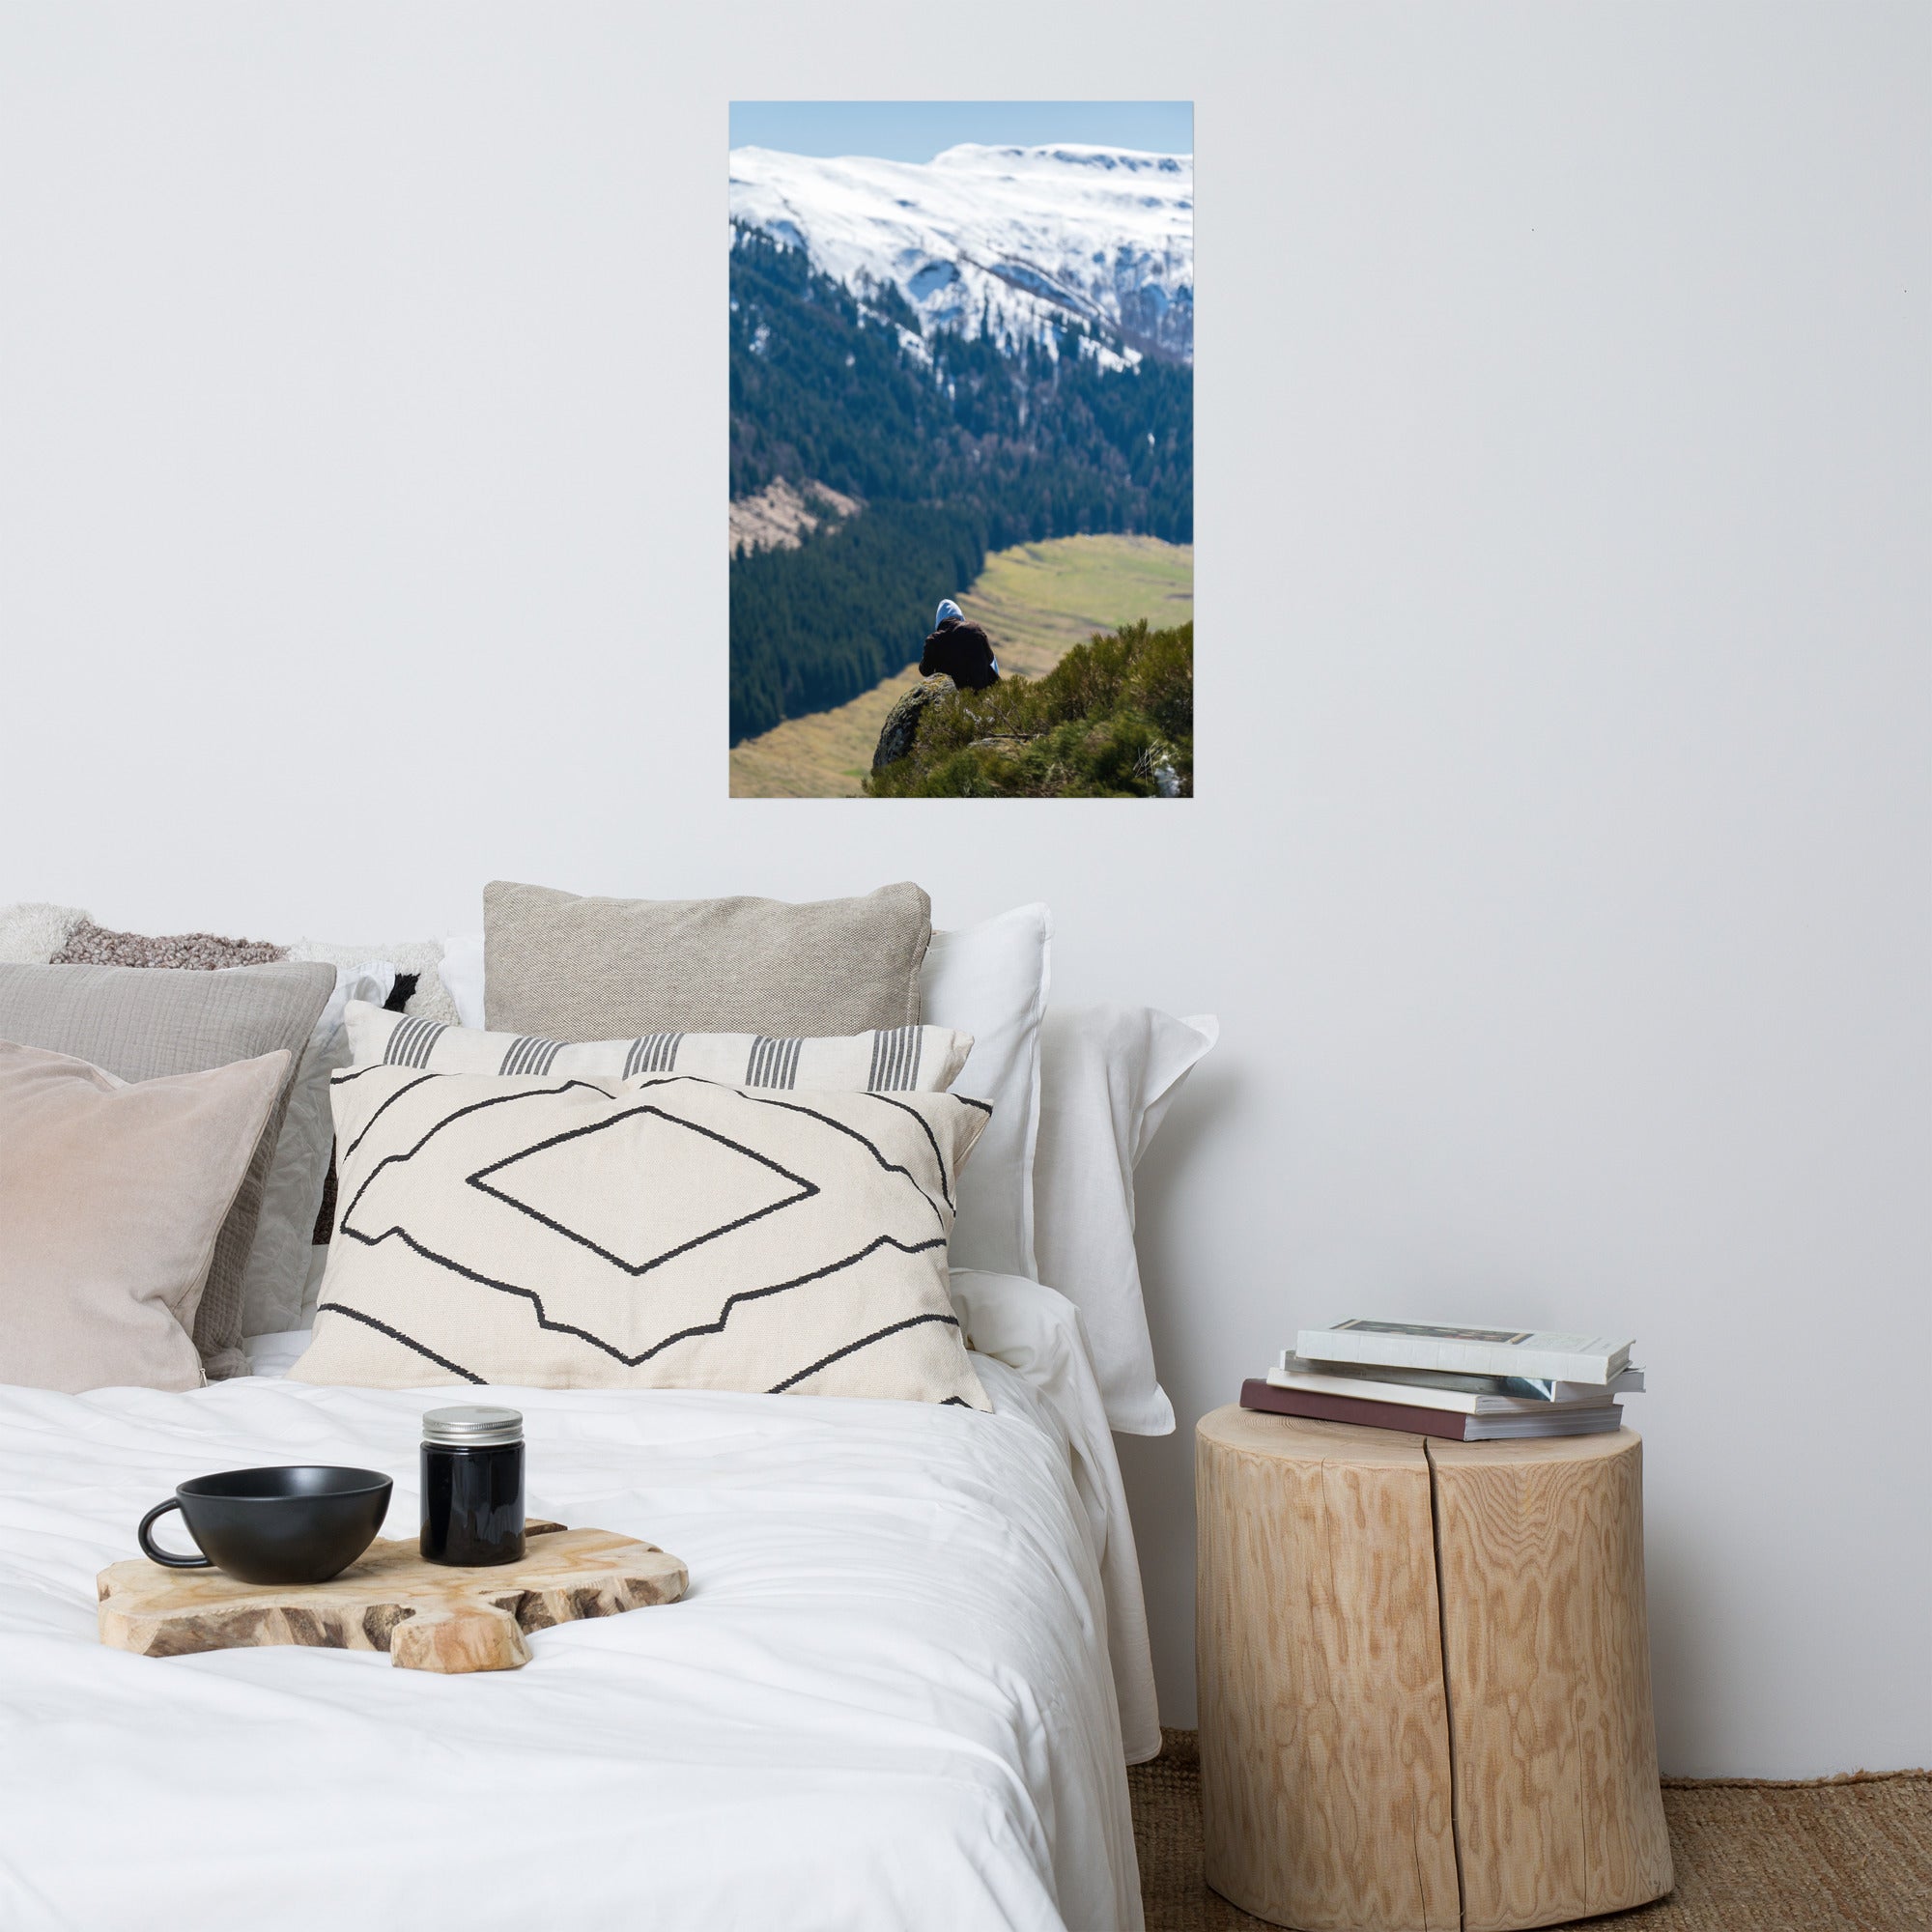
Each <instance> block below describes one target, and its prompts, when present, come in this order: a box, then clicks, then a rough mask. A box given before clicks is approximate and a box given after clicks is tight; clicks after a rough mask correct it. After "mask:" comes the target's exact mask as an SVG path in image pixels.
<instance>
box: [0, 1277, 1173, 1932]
mask: <svg viewBox="0 0 1932 1932" xmlns="http://www.w3.org/2000/svg"><path fill="white" fill-rule="evenodd" d="M955 1297H956V1298H957V1299H958V1300H959V1301H960V1304H961V1309H962V1314H964V1315H965V1316H966V1317H967V1325H968V1327H969V1329H970V1330H971V1331H972V1332H973V1336H974V1340H975V1343H976V1345H977V1346H978V1347H979V1348H980V1350H982V1351H989V1350H990V1351H992V1352H994V1353H997V1354H999V1355H1002V1356H1005V1357H1007V1358H1008V1359H1006V1360H998V1359H982V1361H981V1363H980V1374H981V1376H982V1378H983V1379H984V1382H985V1386H986V1391H987V1393H988V1395H989V1396H990V1397H991V1398H992V1400H993V1403H994V1405H995V1412H994V1413H993V1414H991V1415H980V1414H976V1413H973V1412H971V1411H968V1410H964V1409H959V1408H947V1407H933V1406H923V1405H918V1404H910V1403H893V1402H860V1401H835V1400H825V1399H812V1398H804V1397H766V1396H734V1395H721V1394H715V1393H689V1394H686V1393H668V1392H648V1393H611V1394H602V1393H592V1392H586V1391H568V1390H538V1389H528V1390H517V1391H510V1390H505V1391H503V1392H502V1394H503V1397H504V1399H505V1400H508V1401H511V1402H514V1403H515V1404H516V1406H519V1407H521V1408H522V1409H523V1410H524V1413H525V1418H526V1435H527V1438H528V1442H529V1450H528V1459H529V1506H530V1510H531V1512H532V1514H534V1515H543V1516H549V1517H554V1518H556V1519H558V1520H562V1521H565V1522H568V1523H572V1524H580V1525H590V1526H596V1527H599V1528H604V1529H611V1530H618V1531H622V1532H624V1533H627V1534H630V1535H634V1536H639V1537H642V1538H644V1539H646V1540H647V1541H650V1542H653V1543H657V1544H660V1545H662V1546H663V1547H664V1548H667V1549H669V1550H672V1551H674V1552H675V1553H676V1554H677V1555H679V1556H681V1557H682V1558H684V1560H685V1561H686V1563H687V1564H688V1565H689V1566H690V1571H691V1578H692V1582H691V1589H690V1593H689V1595H688V1596H687V1597H686V1598H685V1600H684V1601H683V1602H682V1603H679V1604H675V1605H664V1606H660V1607H656V1608H651V1609H646V1610H639V1611H633V1612H631V1613H629V1614H627V1615H624V1616H619V1617H613V1618H610V1619H608V1620H603V1621H597V1622H588V1623H579V1624H571V1625H567V1626H564V1627H562V1628H560V1629H557V1630H554V1631H549V1632H545V1633H543V1634H540V1635H538V1636H537V1637H536V1638H535V1639H534V1640H533V1643H532V1648H533V1650H534V1652H535V1657H534V1661H533V1662H531V1663H529V1664H528V1665H527V1666H526V1668H524V1669H522V1670H518V1671H509V1672H503V1673H499V1674H492V1675H487V1676H471V1677H453V1678H446V1677H437V1676H432V1675H428V1674H425V1673H418V1672H414V1671H406V1670H398V1669H395V1668H393V1667H392V1666H391V1664H390V1662H389V1661H388V1659H387V1658H386V1657H382V1656H375V1655H369V1654H359V1653H354V1652H346V1651H321V1650H300V1649H263V1650H235V1651H224V1652H215V1653H212V1654H209V1655H206V1656H199V1657H184V1658H170V1659H153V1658H139V1657H129V1656H126V1655H122V1654H120V1653H117V1652H114V1651H109V1650H107V1649H104V1648H103V1647H101V1646H100V1645H99V1643H98V1642H97V1640H96V1635H95V1593H94V1577H95V1575H96V1573H97V1572H98V1571H99V1570H100V1569H101V1568H102V1567H103V1566H104V1565H106V1564H108V1563H110V1562H114V1561H116V1560H118V1559H120V1558H123V1557H126V1556H128V1555H130V1554H132V1553H134V1542H133V1531H134V1525H135V1523H136V1522H137V1520H139V1518H140V1515H141V1513H142V1511H143V1510H144V1509H145V1508H146V1507H147V1506H148V1505H149V1504H151V1503H153V1502H156V1501H158V1500H160V1499H161V1498H162V1497H163V1496H165V1495H166V1494H167V1493H168V1492H170V1491H171V1490H172V1488H173V1486H174V1484H175V1483H176V1482H177V1481H180V1480H181V1479H183V1478H185V1477H186V1476H190V1475H196V1474H202V1473H205V1472H208V1471H212V1470H217V1469H223V1468H234V1467H238V1466H241V1465H245V1464H250V1463H264V1462H299V1461H311V1462H328V1463H355V1464H360V1465H365V1466H369V1467H375V1468H381V1469H384V1470H386V1471H388V1472H389V1473H390V1474H391V1475H392V1476H393V1477H394V1478H395V1482H396V1489H395V1496H394V1500H393V1503H392V1505H391V1508H390V1514H389V1520H388V1522H387V1524H386V1533H388V1534H390V1535H404V1536H407V1535H409V1534H411V1533H412V1530H413V1526H414V1523H415V1520H416V1503H417V1498H416V1444H417V1440H418V1434H417V1417H418V1416H419V1415H420V1413H421V1411H422V1410H423V1409H425V1408H429V1407H434V1406H439V1405H440V1404H444V1403H447V1402H448V1401H449V1400H450V1399H451V1392H450V1391H449V1390H448V1389H440V1390H421V1391H408V1392H376V1391H365V1390H358V1389H332V1388H317V1387H308V1386H300V1385H297V1384H293V1383H286V1382H281V1381H278V1380H272V1379H267V1378H261V1377H257V1378H249V1379H246V1380H241V1381H233V1382H227V1383H222V1384H217V1385H216V1386H214V1387H212V1388H208V1389H203V1390H200V1391H197V1392H196V1393H194V1394H191V1395H164V1394H158V1393H155V1392H152V1391H147V1390H134V1389H118V1390H103V1391H99V1392H97V1393H95V1394H91V1395H85V1396H62V1395H53V1394H47V1393H43V1392H39V1391H33V1390H24V1389H13V1388H7V1389H0V1726H4V1733H5V1735H4V1740H0V1742H4V1748H0V1926H4V1927H6V1928H7V1932H31V1929H32V1928H40V1927H53V1926H61V1927H68V1926H79V1927H96V1926H99V1927H115V1928H117V1932H118V1928H126V1927H129V1926H138V1927H143V1928H148V1932H168V1928H174V1927H182V1928H188V1927H193V1928H197V1932H229V1928H242V1927H247V1928H250V1932H255V1929H256V1928H260V1932H283V1929H284V1928H305V1927H311V1926H313V1927H318V1928H320V1927H327V1928H328V1932H343V1929H344V1928H346V1927H358V1928H368V1929H369V1932H385V1928H387V1927H390V1926H395V1927H409V1928H412V1932H417V1929H418V1928H419V1932H441V1928H444V1927H448V1928H475V1932H485V1929H486V1928H493V1927H503V1928H510V1927H514V1928H516V1932H547V1928H549V1927H551V1926H562V1925H593V1926H595V1925H620V1924H621V1925H639V1926H651V1927H662V1928H682V1927H694V1928H696V1927H703V1928H717V1932H725V1928H733V1927H744V1928H757V1932H810V1928H818V1927H823V1928H828V1932H832V1928H837V1932H867V1928H873V1927H877V1928H881V1932H885V1929H886V1928H891V1932H906V1928H921V1929H922V1932H923V1928H927V1927H931V1928H947V1927H959V1928H973V1932H981V1929H982V1928H984V1929H985V1932H990V1928H994V1927H1001V1928H1006V1927H1041V1928H1046V1927H1059V1926H1063V1925H1065V1926H1068V1927H1094V1928H1114V1927H1123V1928H1130V1932H1131V1928H1136V1927H1138V1926H1139V1925H1140V1924H1141V1911H1140V1897H1139V1886H1138V1881H1137V1878H1136V1874H1135V1864H1134V1849H1133V1834H1132V1828H1131V1822H1130V1819H1129V1816H1128V1810H1127V1798H1126V1788H1125V1779H1124V1773H1123V1757H1124V1756H1135V1757H1138V1756H1144V1755H1147V1754H1148V1752H1149V1751H1150V1750H1151V1749H1152V1748H1153V1747H1156V1746H1157V1743H1158V1734H1157V1731H1156V1730H1155V1729H1154V1717H1153V1708H1152V1703H1151V1687H1150V1685H1149V1682H1148V1677H1147V1664H1146V1642H1145V1626H1144V1624H1143V1623H1142V1622H1141V1620H1140V1604H1139V1590H1138V1578H1137V1577H1134V1576H1133V1552H1132V1544H1131V1539H1130V1537H1128V1536H1127V1535H1126V1534H1125V1519H1124V1513H1123V1512H1122V1511H1121V1510H1120V1497H1119V1479H1118V1472H1117V1471H1116V1469H1115V1467H1114V1463H1113V1454H1112V1446H1111V1443H1110V1442H1109V1441H1108V1440H1107V1438H1106V1435H1105V1430H1104V1425H1102V1426H1101V1427H1100V1428H1099V1430H1098V1435H1097V1439H1096V1437H1095V1431H1094V1424H1093V1411H1094V1409H1095V1408H1096V1407H1097V1394H1096V1393H1095V1392H1094V1388H1093V1380H1092V1375H1091V1372H1090V1371H1088V1370H1087V1369H1086V1368H1085V1362H1084V1355H1083V1354H1082V1353H1081V1351H1080V1349H1079V1344H1078V1328H1077V1322H1076V1321H1075V1320H1074V1318H1073V1316H1072V1311H1071V1308H1070V1305H1069V1304H1067V1303H1065V1301H1063V1300H1061V1298H1060V1297H1058V1296H1056V1295H1052V1294H1051V1293H1050V1292H1048V1291H1043V1290H1040V1289H1037V1288H1035V1287H1034V1286H1033V1285H1032V1284H1021V1283H1010V1282H1007V1281H1006V1280H1005V1279H1004V1278H1001V1277H990V1276H979V1277H961V1278H960V1280H959V1281H958V1282H957V1283H956V1284H955ZM1012 1363H1018V1364H1019V1366H1018V1367H1014V1366H1012V1365H1011V1364H1012ZM1022 1371H1024V1372H1022ZM494 1393H496V1392H495V1391H493V1394H494ZM169 1523H173V1524H174V1528H173V1530H172V1531H171V1532H170V1530H169V1528H168V1524H169ZM162 1534H163V1535H164V1536H169V1537H170V1539H171V1540H172V1541H173V1542H175V1543H176V1544H177V1545H180V1544H181V1543H182V1542H183V1535H182V1532H181V1530H180V1527H179V1521H178V1520H177V1519H164V1520H163V1524H162ZM1103 1572H1105V1573H1106V1574H1107V1575H1108V1577H1110V1578H1111V1580H1112V1582H1113V1584H1114V1588H1113V1592H1112V1595H1113V1602H1112V1605H1111V1606H1110V1605H1109V1601H1108V1591H1107V1588H1106V1586H1105V1585H1104V1584H1103ZM1110 1607H1111V1611H1112V1616H1113V1622H1114V1627H1115V1635H1114V1641H1113V1645H1112V1650H1111V1654H1110V1645H1109V1639H1108V1619H1109V1611H1110ZM1116 1672H1118V1674H1119V1676H1120V1678H1121V1682H1122V1692H1123V1695H1122V1701H1121V1702H1120V1703H1117V1699H1116V1693H1115V1685H1114V1674H1115V1673H1116ZM1123 1709H1124V1711H1125V1712H1126V1726H1127V1735H1126V1737H1125V1740H1124V1747H1125V1748H1124V1750H1123V1737H1122V1715H1121V1713H1122V1710H1123Z"/></svg>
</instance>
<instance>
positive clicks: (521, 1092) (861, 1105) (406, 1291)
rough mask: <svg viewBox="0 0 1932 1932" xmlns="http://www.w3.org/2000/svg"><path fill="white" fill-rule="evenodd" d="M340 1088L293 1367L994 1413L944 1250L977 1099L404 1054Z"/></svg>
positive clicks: (339, 1079) (357, 1380) (405, 1381)
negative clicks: (556, 1072)
mask: <svg viewBox="0 0 1932 1932" xmlns="http://www.w3.org/2000/svg"><path fill="white" fill-rule="evenodd" d="M333 1099H334V1105H335V1138H336V1145H337V1148H338V1149H339V1150H340V1159H341V1203H342V1206H341V1211H340V1215H339V1218H338V1220H337V1224H336V1232H335V1239H334V1241H333V1242H332V1243H331V1244H330V1247H329V1258H328V1271H327V1274H326V1275H325V1276H324V1277H323V1283H322V1293H321V1299H320V1303H319V1306H318V1310H317V1315H316V1324H315V1340H314V1341H313V1342H312V1343H311V1344H310V1346H309V1348H308V1350H307V1351H306V1353H304V1354H303V1355H302V1356H301V1358H300V1359H299V1360H298V1362H297V1363H296V1365H295V1367H294V1368H293V1369H292V1370H291V1371H290V1372H289V1373H290V1376H291V1378H292V1379H294V1380H297V1381H309V1382H331V1383H348V1384H354V1385H359V1386H362V1387H369V1388H420V1387H423V1386H425V1385H432V1384H436V1383H440V1382H450V1381H469V1382H509V1383H515V1384H518V1385H521V1386H524V1387H537V1388H714V1389H743V1390H753V1391H764V1392H768V1393H771V1394H781V1393H785V1392H788V1391H797V1392H799V1393H803V1394H808V1395H850V1396H879V1397H895V1398H899V1399H901V1400H904V1401H909V1402H934V1403H956V1404H960V1405H962V1406H966V1407H971V1408H985V1407H988V1406H989V1405H988V1403H987V1401H986V1397H985V1394H984V1391H983V1390H982V1389H981V1388H980V1378H979V1377H978V1376H977V1375H976V1374H975V1373H974V1371H973V1366H972V1364H971V1362H970V1361H969V1360H968V1359H967V1356H966V1350H965V1346H964V1344H963V1342H962V1341H961V1338H960V1332H959V1321H958V1318H957V1317H956V1316H955V1315H954V1313H953V1311H952V1302H951V1300H950V1299H949V1297H948V1293H947V1268H946V1249H947V1241H948V1238H949V1236H951V1234H952V1216H953V1205H954V1203H955V1202H956V1201H957V1199H958V1189H957V1175H958V1170H959V1166H960V1163H961V1162H962V1161H963V1160H964V1159H965V1157H966V1154H967V1152H968V1151H969V1150H970V1149H971V1148H972V1145H973V1143H974V1142H975V1141H976V1140H977V1139H978V1138H979V1135H980V1128H981V1127H982V1125H983V1124H984V1122H985V1110H984V1108H983V1107H982V1106H976V1105H974V1104H973V1103H972V1102H971V1101H967V1100H961V1099H958V1098H956V1097H954V1096H953V1095H952V1094H920V1093H898V1094H831V1093H783V1094H780V1093H773V1092H770V1091H765V1090H757V1089H752V1088H743V1087H725V1086H721V1085H719V1084H717V1083H715V1082H713V1081H708V1080H694V1079H690V1078H687V1077H684V1076H682V1075H669V1076H650V1075H646V1076H642V1077H640V1078H638V1079H635V1080H628V1081H614V1080H613V1081H600V1080H591V1079H585V1078H582V1077H578V1078H559V1077H553V1078H550V1079H539V1078H529V1077H526V1078H506V1077H503V1076H484V1075H472V1074H464V1073H451V1074H442V1075H436V1074H426V1073H422V1072H418V1071H417V1070H416V1069H415V1068H413V1067H409V1066H390V1065H376V1066H369V1067H362V1068H357V1069H355V1070H354V1071H351V1072H347V1073H338V1074H337V1075H336V1076H335V1082H334V1089H333Z"/></svg>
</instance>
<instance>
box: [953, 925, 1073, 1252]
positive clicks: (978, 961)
mask: <svg viewBox="0 0 1932 1932" xmlns="http://www.w3.org/2000/svg"><path fill="white" fill-rule="evenodd" d="M1052 956H1053V920H1052V916H1051V915H1050V914H1049V913H1048V911H1047V909H1046V907H1045V906H1043V905H1023V906H1015V907H1014V908H1013V909H1012V911H1011V912H1003V913H1000V914H999V915H998V916H997V917H995V918H993V919H988V920H982V921H981V922H980V924H978V925H971V926H968V927H967V928H966V929H965V930H964V931H963V932H935V933H934V934H933V935H932V944H931V945H930V946H929V947H928V948H927V949H926V953H925V965H924V967H923V969H922V971H921V974H920V1017H921V1018H922V1019H923V1020H924V1022H925V1023H926V1025H927V1026H937V1027H951V1028H952V1029H954V1030H955V1031H956V1032H959V1033H970V1034H971V1035H972V1036H973V1051H972V1054H971V1056H970V1057H969V1058H968V1060H967V1062H966V1065H965V1066H964V1067H963V1068H962V1069H961V1071H960V1074H959V1077H958V1079H957V1080H955V1081H954V1082H953V1083H952V1091H953V1092H954V1093H955V1094H970V1095H972V1097H973V1098H975V1099H977V1100H985V1101H989V1102H990V1103H991V1105H992V1109H993V1118H992V1120H991V1122H988V1124H987V1127H986V1131H985V1132H984V1133H983V1134H981V1135H980V1144H979V1146H978V1147H976V1148H975V1149H974V1150H973V1158H972V1161H971V1162H970V1163H969V1164H968V1166H967V1167H966V1170H965V1172H964V1173H962V1174H961V1175H960V1177H959V1218H958V1221H957V1223H956V1224H955V1225H954V1227H953V1230H952V1264H953V1265H954V1266H955V1267H962V1268H984V1269H986V1270H987V1271H988V1272H989V1273H992V1274H1017V1275H1025V1276H1026V1277H1028V1278H1029V1279H1030V1280H1034V1281H1037V1280H1038V1279H1039V1278H1040V1274H1039V1269H1038V1267H1037V1265H1036V1263H1035V1257H1034V1202H1033V1192H1034V1179H1033V1167H1034V1143H1035V1140H1036V1139H1037V1135H1038V1132H1039V1024H1040V1019H1041V1016H1042V1015H1043V1014H1044V1013H1045V1011H1046V994H1047V985H1048V981H1049V979H1050V977H1051V968H1052ZM1055 1286H1056V1287H1058V1286H1059V1284H1058V1283H1056V1284H1055Z"/></svg>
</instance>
